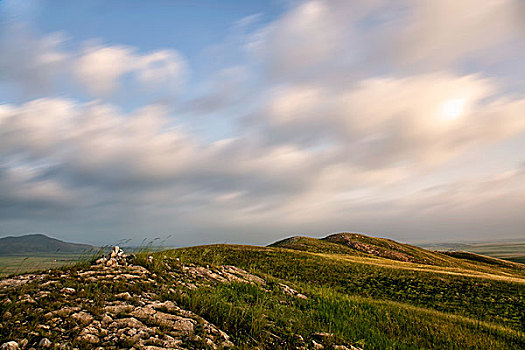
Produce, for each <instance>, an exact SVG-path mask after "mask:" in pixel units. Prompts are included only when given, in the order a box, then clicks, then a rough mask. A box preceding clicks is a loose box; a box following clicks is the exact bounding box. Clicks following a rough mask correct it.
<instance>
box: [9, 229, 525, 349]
mask: <svg viewBox="0 0 525 350" xmlns="http://www.w3.org/2000/svg"><path fill="white" fill-rule="evenodd" d="M359 239H361V238H359ZM363 241H364V240H363ZM366 244H368V245H369V246H367V247H366V249H369V248H370V246H377V247H379V248H382V249H387V248H388V249H392V250H393V251H392V252H388V251H387V252H386V253H385V252H384V251H379V250H377V251H374V252H375V253H377V252H378V251H379V253H381V254H383V253H385V254H386V256H390V257H391V258H386V257H383V256H377V255H374V254H375V253H374V254H369V253H365V252H363V251H360V250H359V249H356V248H352V247H350V246H347V245H345V244H344V242H343V243H334V242H333V241H327V240H316V239H311V238H299V239H294V240H284V241H282V242H280V243H279V244H276V246H274V247H255V246H241V245H210V246H198V247H190V248H180V249H172V250H166V251H160V252H141V253H139V254H137V256H136V258H135V260H134V264H138V265H141V266H143V267H145V268H146V269H147V270H148V271H150V273H151V275H149V277H148V278H147V281H146V280H145V281H144V283H139V284H134V285H133V286H130V285H128V284H126V283H127V282H126V281H124V280H118V281H117V280H116V281H115V282H114V283H111V284H107V283H106V284H104V283H102V282H101V281H86V280H82V281H75V280H71V279H67V281H66V280H64V282H63V283H62V284H58V287H57V288H58V289H60V288H62V287H66V286H67V287H72V288H75V289H76V290H81V291H82V297H83V298H84V299H85V300H86V308H89V310H90V312H92V313H93V315H95V317H96V313H97V312H98V311H97V310H98V309H101V307H100V306H97V307H94V305H95V306H96V305H103V304H104V302H106V301H107V300H113V298H114V297H113V295H115V294H116V293H121V292H125V291H132V292H133V293H134V294H135V295H140V294H141V293H147V294H148V295H156V296H157V297H158V298H160V300H162V301H166V300H170V301H173V302H175V303H176V304H177V305H179V306H180V307H181V308H183V309H186V310H190V311H192V312H194V313H195V314H198V315H200V316H202V317H204V318H205V319H206V320H208V321H210V322H212V323H214V324H215V325H216V326H218V327H219V328H221V329H222V330H224V331H226V332H227V333H228V334H229V335H230V336H231V337H232V338H231V340H232V341H233V343H234V344H235V347H236V348H239V349H253V348H255V347H258V348H260V349H296V348H299V347H300V346H301V344H304V343H305V342H306V343H307V344H312V343H311V341H312V340H314V339H317V338H316V337H319V336H324V337H326V336H327V335H328V336H329V339H328V340H326V339H325V341H324V344H325V345H327V344H328V346H327V347H326V348H327V349H331V348H332V347H331V345H330V344H346V345H347V346H350V345H353V346H357V347H359V348H362V349H491V350H492V349H523V348H525V267H524V266H523V265H521V264H515V263H511V262H506V261H502V260H499V259H492V258H487V257H481V256H479V255H475V254H467V253H465V254H459V255H447V254H441V253H435V252H429V251H425V250H423V249H421V248H417V249H416V248H414V247H412V246H402V247H398V246H397V245H395V244H392V243H390V242H389V241H386V242H385V241H381V240H377V241H376V240H375V239H373V238H370V239H368V238H367V239H366ZM357 247H358V248H359V247H361V246H357ZM396 252H398V253H399V254H405V255H407V256H409V257H410V259H412V260H413V261H400V260H396V259H399V258H403V259H404V258H405V257H404V256H402V255H399V254H393V253H396ZM150 256H151V257H152V258H150ZM423 262H426V263H423ZM223 265H234V266H237V267H239V268H242V269H244V270H246V271H248V272H249V273H251V274H253V275H256V276H259V277H261V278H263V279H264V280H265V281H266V286H265V288H261V287H260V286H258V285H253V284H247V283H236V282H232V283H212V284H209V285H204V286H199V287H198V288H194V287H192V288H188V287H185V286H187V284H184V283H183V284H180V283H179V282H181V281H183V280H184V279H186V278H187V277H188V276H186V275H185V274H184V271H185V268H184V266H203V267H206V266H211V267H213V266H216V267H218V266H223ZM86 268H89V266H87V265H86V264H85V263H84V264H79V265H77V266H74V267H64V268H63V269H64V270H65V271H69V272H70V275H73V276H75V275H76V274H77V273H78V271H81V270H82V269H86ZM55 275H56V276H64V275H62V273H61V272H57V273H55ZM61 278H63V277H61ZM282 283H284V284H286V285H288V286H290V287H292V288H293V289H295V290H297V291H298V292H300V293H301V294H304V295H306V296H307V298H297V297H294V296H291V295H287V294H285V293H283V289H282V287H281V284H282ZM24 288H25V290H23V291H21V292H20V291H17V293H28V290H29V288H34V287H30V286H29V285H28V286H27V287H24ZM13 293H15V292H13ZM52 296H53V294H52ZM61 297H62V296H61V295H60V294H57V296H56V297H54V296H53V297H52V298H50V299H49V300H50V301H51V302H53V303H54V304H52V305H51V306H49V309H50V310H51V308H57V307H60V302H59V300H60V298H61ZM9 298H10V299H12V300H16V299H17V298H20V297H19V296H16V295H9ZM93 302H94V304H93ZM17 307H18V306H17ZM20 307H23V306H20ZM46 307H47V306H45V307H43V308H44V309H45V310H44V311H47V309H46ZM10 311H11V314H13V315H15V314H17V313H18V314H19V313H21V312H22V311H20V310H15V309H11V310H10ZM25 312H27V311H25ZM122 317H125V316H122ZM15 318H16V317H15ZM9 327H11V326H9ZM72 329H73V328H72ZM8 331H9V332H11V333H9V334H15V332H16V330H14V329H13V330H11V329H9V330H8ZM319 333H321V335H320V334H319ZM323 333H324V335H323ZM79 347H80V348H88V347H83V346H82V344H79ZM202 348H206V347H202Z"/></svg>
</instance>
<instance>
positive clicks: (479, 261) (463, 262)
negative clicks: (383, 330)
mask: <svg viewBox="0 0 525 350" xmlns="http://www.w3.org/2000/svg"><path fill="white" fill-rule="evenodd" d="M269 247H275V248H286V249H293V250H300V251H308V252H311V253H325V254H343V255H344V256H347V257H352V256H354V257H369V258H377V259H388V260H395V261H399V262H405V263H412V264H418V265H428V266H440V267H447V268H460V269H469V270H473V271H478V272H479V271H487V272H490V271H492V269H493V268H498V269H499V272H500V273H503V274H518V275H519V276H522V275H524V274H525V265H523V264H518V263H514V262H510V261H506V260H501V259H496V258H491V257H486V256H482V255H479V254H472V253H467V252H437V251H431V250H427V249H424V248H420V247H416V246H413V245H410V244H406V243H400V242H396V241H394V240H391V239H386V238H377V237H371V236H366V235H363V234H358V233H348V232H343V233H336V234H332V235H329V236H327V237H324V238H321V239H318V238H312V237H302V236H294V237H290V238H286V239H283V240H281V241H278V242H275V243H272V244H270V245H269ZM381 261H383V260H381Z"/></svg>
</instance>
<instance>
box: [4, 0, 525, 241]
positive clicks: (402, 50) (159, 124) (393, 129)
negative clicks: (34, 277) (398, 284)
mask: <svg viewBox="0 0 525 350" xmlns="http://www.w3.org/2000/svg"><path fill="white" fill-rule="evenodd" d="M520 11H523V6H522V5H520V2H519V1H511V0H504V1H486V2H483V4H479V3H478V2H475V1H464V2H461V3H460V4H459V3H457V2H454V1H437V0H436V1H403V2H399V3H396V4H392V3H391V2H387V1H381V0H378V1H372V2H367V3H366V4H365V3H362V4H361V3H354V2H347V1H305V2H300V3H298V4H295V5H294V6H293V7H291V8H289V9H288V10H287V11H286V12H284V13H283V14H282V16H281V17H280V18H278V19H277V20H275V21H273V22H271V23H265V24H263V25H260V26H259V27H257V28H256V29H255V30H254V31H253V32H249V33H248V34H247V35H246V36H245V37H243V39H242V43H241V45H240V47H238V50H239V58H238V60H237V61H236V62H235V63H232V65H230V66H226V67H222V68H221V69H220V70H219V71H218V72H217V73H216V74H214V75H213V76H211V77H209V79H208V80H205V81H201V82H199V84H200V85H201V86H205V87H206V89H204V90H203V92H202V93H201V94H200V95H199V94H186V95H185V93H184V90H185V89H183V87H188V86H192V82H191V80H189V77H190V75H189V74H188V72H189V71H190V68H191V67H190V66H191V61H190V60H189V59H188V58H185V57H184V56H183V54H182V53H181V52H179V51H178V50H176V48H159V49H158V50H149V51H145V52H144V51H141V50H139V48H135V47H132V46H125V45H119V44H107V43H104V42H103V41H102V40H100V39H97V40H93V41H89V42H83V43H81V45H78V46H77V47H76V48H75V46H74V45H70V44H69V39H67V36H66V35H65V34H61V35H58V34H53V35H47V36H40V37H39V36H38V35H35V34H34V33H32V31H30V30H29V29H28V28H26V29H21V28H22V27H17V26H14V25H11V26H10V27H8V28H7V27H6V28H4V29H9V31H5V33H16V38H17V42H16V43H15V39H13V38H14V37H13V36H12V35H7V34H5V33H4V34H5V35H2V36H1V38H0V48H2V49H3V50H2V51H3V52H4V54H2V55H1V56H0V68H1V69H0V71H3V72H6V73H4V74H2V75H1V76H0V79H1V83H2V84H4V85H6V86H9V87H11V88H12V89H13V90H17V91H18V92H20V94H19V95H17V97H16V98H12V99H11V101H9V100H7V101H5V103H3V104H2V105H0V159H1V162H0V208H1V210H0V212H1V213H2V214H0V222H2V227H3V230H4V231H6V232H4V233H5V234H8V233H22V232H28V231H47V232H50V233H56V234H58V235H62V236H64V237H72V238H74V239H77V240H84V241H90V242H94V243H97V242H101V241H103V242H104V243H110V242H109V241H111V240H114V239H120V238H124V237H126V238H136V239H139V237H144V236H148V235H150V236H151V235H153V236H155V235H157V236H159V235H160V236H162V235H163V234H165V235H168V234H174V235H175V238H176V244H180V245H184V244H196V243H204V242H215V241H236V242H250V243H268V242H270V241H272V240H273V239H276V238H279V237H281V236H282V235H285V234H293V233H308V232H318V233H320V234H322V233H325V232H331V231H336V230H354V231H366V232H371V233H376V234H383V235H388V236H391V237H395V238H399V239H409V240H442V239H447V238H457V237H458V232H460V234H459V236H460V237H463V238H465V239H476V238H487V237H491V235H492V232H494V229H495V227H498V225H499V227H501V226H505V230H506V231H505V234H506V236H508V237H520V235H522V227H523V226H524V225H525V221H524V219H523V218H522V213H523V210H525V201H524V200H523V198H525V185H524V184H525V181H523V180H524V171H523V166H522V165H520V164H522V163H523V162H524V161H525V157H524V156H523V152H520V150H521V149H522V148H520V146H521V145H525V119H524V118H523V115H525V91H522V90H520V89H519V88H518V89H516V88H515V86H516V85H514V84H513V81H512V80H513V78H512V77H507V76H505V75H501V76H498V75H497V74H495V73H494V72H495V70H494V67H496V66H498V65H504V64H505V62H509V60H510V61H511V62H514V61H513V58H512V57H510V56H511V55H515V54H518V55H522V56H525V49H523V50H521V49H520V47H523V46H520V45H522V44H523V39H524V38H523V36H522V35H523V34H522V33H523V32H524V31H523V25H522V24H521V22H520V21H519V16H516V13H519V12H520ZM20 43H24V44H23V45H21V44H20ZM510 43H513V44H514V45H513V46H512V50H510V51H509V52H507V51H506V49H505V48H507V47H508V45H509V44H510ZM19 57H24V59H22V60H21V59H19ZM239 60H242V62H241V64H239V62H238V61H239ZM513 64H514V63H513ZM193 84H195V85H197V83H196V82H193ZM65 87H67V88H68V90H67V91H69V92H68V93H65V91H66V90H64V89H66V88H65ZM243 89H245V90H246V89H248V90H246V91H243ZM188 90H192V89H191V88H190V89H188ZM193 90H194V89H193ZM71 91H72V92H71ZM248 92H249V93H248ZM196 95H197V97H196ZM119 96H120V97H119ZM123 96H124V97H126V96H127V97H128V98H127V100H134V98H133V97H134V96H139V97H138V98H137V101H131V103H130V104H127V103H122V97H123ZM144 96H146V98H145V97H144ZM240 96H242V98H240ZM93 98H96V99H95V100H93ZM159 101H160V102H162V103H160V102H159ZM166 101H169V103H166ZM137 104H139V106H138V107H137ZM225 111H226V112H225ZM225 113H226V114H229V113H232V115H235V116H236V117H235V118H233V117H230V116H225ZM214 118H215V119H214ZM217 118H224V120H222V121H221V120H217ZM203 123H209V124H203ZM215 125H221V126H223V127H224V126H225V125H227V126H228V129H229V130H230V131H229V132H228V135H227V136H225V137H222V136H221V137H217V138H213V137H212V138H210V137H209V134H213V131H210V133H207V134H206V135H205V134H201V133H199V132H198V131H196V130H200V129H203V128H208V129H212V128H214V126H215ZM509 144H510V145H511V146H508V145H509ZM506 147H507V148H506ZM509 147H510V148H509ZM487 150H492V152H493V153H494V154H504V155H505V156H504V157H503V158H505V159H503V160H502V159H500V158H501V157H500V158H498V159H496V157H490V156H484V155H485V154H489V155H490V154H491V152H487ZM461 159H468V160H469V161H470V162H472V164H464V163H463V164H460V165H458V162H460V163H461ZM478 163H479V164H478ZM501 164H504V167H503V168H500V165H501ZM480 169H481V170H480ZM87 232H90V234H92V236H83V235H85V234H87Z"/></svg>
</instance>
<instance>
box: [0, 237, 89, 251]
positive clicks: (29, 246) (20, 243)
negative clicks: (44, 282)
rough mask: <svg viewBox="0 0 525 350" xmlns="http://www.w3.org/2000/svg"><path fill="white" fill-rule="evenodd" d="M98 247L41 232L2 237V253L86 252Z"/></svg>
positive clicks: (0, 239) (0, 245) (0, 249)
mask: <svg viewBox="0 0 525 350" xmlns="http://www.w3.org/2000/svg"><path fill="white" fill-rule="evenodd" d="M96 249H97V248H96V247H94V246H92V245H89V244H79V243H69V242H64V241H61V240H58V239H56V238H51V237H48V236H46V235H43V234H40V233H36V234H29V235H24V236H18V237H14V236H9V237H3V238H0V255H21V254H27V253H39V254H42V253H84V252H88V251H96Z"/></svg>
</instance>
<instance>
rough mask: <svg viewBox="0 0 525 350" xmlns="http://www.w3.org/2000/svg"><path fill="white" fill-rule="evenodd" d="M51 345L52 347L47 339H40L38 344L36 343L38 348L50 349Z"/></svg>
mask: <svg viewBox="0 0 525 350" xmlns="http://www.w3.org/2000/svg"><path fill="white" fill-rule="evenodd" d="M51 345H53V344H52V343H51V341H50V340H49V339H47V338H42V339H41V340H40V342H38V346H39V347H41V348H50V347H51Z"/></svg>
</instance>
